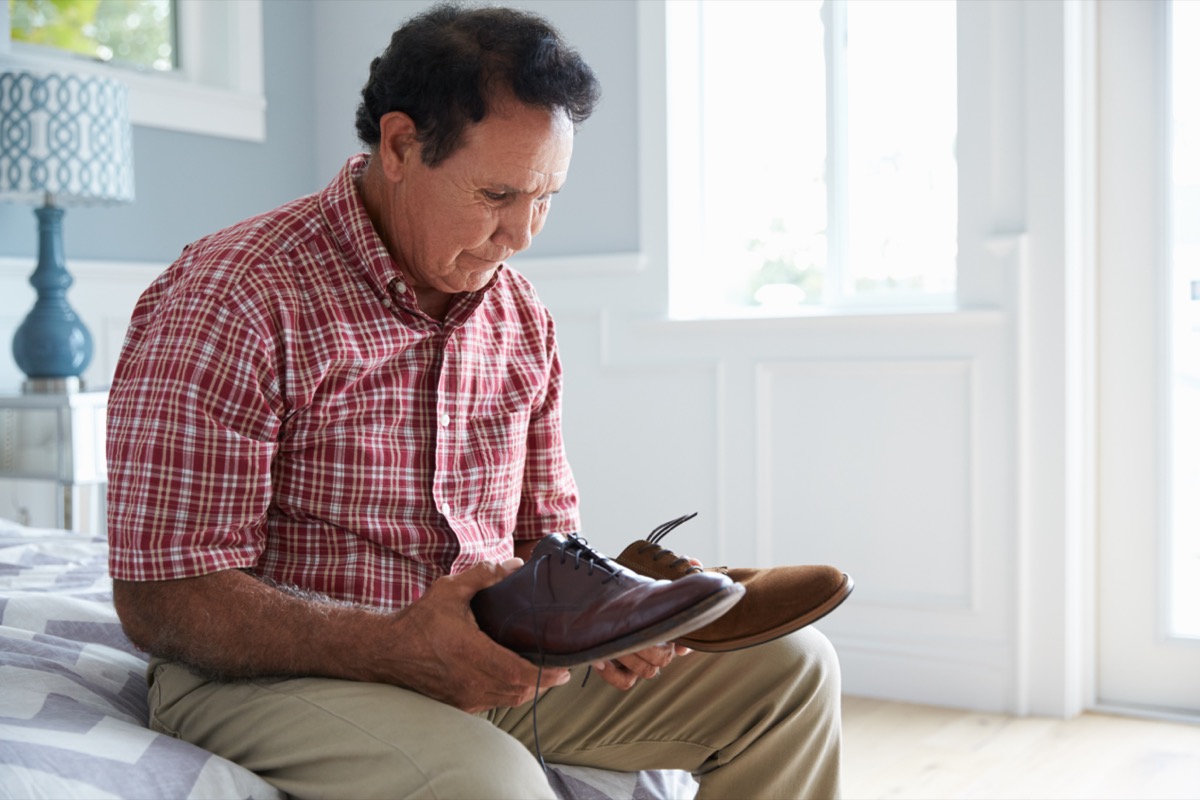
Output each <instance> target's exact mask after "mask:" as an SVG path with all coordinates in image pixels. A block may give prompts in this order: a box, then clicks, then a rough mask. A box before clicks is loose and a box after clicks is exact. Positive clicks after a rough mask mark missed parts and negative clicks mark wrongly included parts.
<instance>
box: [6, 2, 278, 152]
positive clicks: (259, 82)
mask: <svg viewBox="0 0 1200 800" xmlns="http://www.w3.org/2000/svg"><path fill="white" fill-rule="evenodd" d="M176 13H177V14H178V19H177V30H178V32H179V33H178V37H179V38H178V42H177V46H178V48H179V68H178V70H176V71H174V72H162V73H156V72H151V71H145V72H143V71H138V70H134V69H129V68H126V67H121V66H117V65H112V64H105V63H102V62H99V61H93V60H90V59H86V58H81V57H78V56H74V55H71V54H68V53H63V54H61V55H58V54H54V53H52V52H47V50H46V48H42V47H37V46H34V45H27V44H25V43H23V42H13V41H12V40H11V38H10V35H11V34H10V30H11V20H10V17H9V11H8V3H7V2H0V31H2V32H0V67H3V68H5V69H26V70H32V71H42V72H49V71H60V72H61V71H63V70H69V71H71V72H77V73H82V74H88V75H103V76H106V77H110V78H117V79H118V80H120V81H121V82H123V83H124V84H126V85H127V86H128V87H129V98H130V99H129V105H130V114H131V116H132V119H133V123H134V124H135V125H142V126H146V127H151V128H160V129H164V130H173V131H182V132H185V133H194V134H201V135H205V136H218V137H223V138H229V139H239V140H244V141H251V142H262V141H264V140H265V139H266V106H267V103H266V97H265V94H264V80H263V23H262V0H224V1H223V2H219V3H216V2H209V1H208V0H176Z"/></svg>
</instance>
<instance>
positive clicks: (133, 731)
mask: <svg viewBox="0 0 1200 800" xmlns="http://www.w3.org/2000/svg"><path fill="white" fill-rule="evenodd" d="M106 564H107V557H106V542H105V540H104V539H103V538H94V537H89V536H86V535H83V534H78V533H70V532H67V531H60V530H51V529H44V528H29V527H24V526H21V525H17V524H16V523H13V522H9V521H6V520H0V798H138V799H139V800H140V799H141V798H255V799H256V800H257V799H258V798H262V800H271V799H275V798H283V797H284V796H283V795H282V794H281V793H280V792H279V791H278V790H277V789H275V788H274V787H273V786H271V785H270V784H268V783H267V782H266V781H264V780H262V779H261V778H259V777H258V776H257V775H255V774H253V773H252V772H249V771H248V770H245V769H243V768H241V767H239V766H238V765H236V764H234V763H232V762H230V761H227V760H226V759H223V758H221V757H219V756H216V755H214V754H212V753H209V752H207V751H205V750H202V749H200V748H199V747H196V746H195V745H191V744H188V743H187V742H184V741H181V740H179V739H174V738H171V737H169V736H164V735H162V734H159V733H155V732H154V731H151V730H150V729H149V728H147V727H146V719H147V706H146V683H145V669H146V656H145V655H144V654H143V653H141V652H139V651H138V650H137V649H136V648H135V647H134V646H133V645H132V644H131V643H130V642H129V640H128V639H127V638H126V637H125V635H124V633H123V632H122V630H121V626H120V623H119V622H118V621H117V615H116V612H115V611H114V610H113V607H112V584H111V581H110V580H109V577H108V573H107V568H106ZM550 780H551V785H552V786H553V787H554V790H555V792H556V794H558V796H559V797H560V798H562V799H563V800H609V799H610V798H612V799H613V800H615V799H616V798H631V799H634V798H636V800H657V799H658V798H691V797H692V796H693V795H694V794H695V791H696V788H697V786H696V783H695V781H693V780H692V778H691V776H690V775H688V774H687V773H683V772H677V771H654V772H635V773H618V772H609V771H603V770H592V769H584V768H579V767H569V766H559V765H550Z"/></svg>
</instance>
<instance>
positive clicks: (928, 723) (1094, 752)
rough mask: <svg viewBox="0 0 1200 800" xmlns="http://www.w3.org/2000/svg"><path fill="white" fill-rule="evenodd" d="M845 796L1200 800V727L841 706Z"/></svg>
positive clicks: (874, 704) (863, 703)
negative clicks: (1177, 799) (1199, 799)
mask: <svg viewBox="0 0 1200 800" xmlns="http://www.w3.org/2000/svg"><path fill="white" fill-rule="evenodd" d="M842 713H843V724H844V732H843V742H844V745H843V776H844V783H843V794H844V797H845V798H846V800H866V798H919V800H936V798H996V799H997V800H1015V799H1016V798H1029V800H1051V799H1052V798H1080V800H1083V798H1090V799H1093V800H1101V799H1102V798H1114V800H1137V799H1140V798H1186V799H1187V800H1197V798H1200V725H1190V724H1187V723H1173V722H1160V721H1153V720H1145V719H1136V718H1130V717H1123V716H1113V715H1107V714H1096V713H1088V714H1084V715H1082V716H1080V717H1077V718H1075V719H1072V720H1060V719H1044V718H1029V717H1022V718H1014V717H1007V716H1004V715H1000V714H982V713H975V712H968V711H955V710H950V709H940V708H930V707H927V706H915V705H908V704H905V703H896V702H892V701H886V700H868V699H863V698H857V697H847V698H844V700H843V706H842Z"/></svg>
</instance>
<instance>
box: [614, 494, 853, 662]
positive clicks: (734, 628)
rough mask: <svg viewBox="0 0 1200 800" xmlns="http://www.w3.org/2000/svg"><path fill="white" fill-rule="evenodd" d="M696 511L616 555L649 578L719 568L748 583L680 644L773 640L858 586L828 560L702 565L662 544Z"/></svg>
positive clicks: (721, 646)
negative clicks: (734, 602)
mask: <svg viewBox="0 0 1200 800" xmlns="http://www.w3.org/2000/svg"><path fill="white" fill-rule="evenodd" d="M694 516H696V515H695V514H688V515H686V516H683V517H679V518H678V519H673V520H671V521H670V522H665V523H663V524H662V525H659V526H658V527H657V528H655V529H654V530H653V531H652V532H651V533H650V535H649V536H648V537H647V538H645V539H642V540H639V541H636V542H634V543H633V544H631V545H629V546H628V547H626V548H625V550H624V551H623V552H622V553H621V555H619V556H617V558H616V562H617V563H618V564H620V565H621V566H623V567H627V568H628V569H631V570H633V571H634V572H637V573H639V574H641V575H645V576H646V577H649V578H657V579H659V580H675V579H677V578H682V577H683V576H685V575H689V574H692V573H696V572H701V571H704V572H715V573H720V574H722V575H728V576H729V577H730V578H731V579H732V580H733V581H734V582H735V583H739V584H741V585H742V586H745V587H746V595H745V596H744V597H743V598H742V600H741V602H740V603H738V604H737V605H736V606H734V607H733V608H731V609H730V610H729V611H727V612H725V614H724V615H722V616H721V617H720V618H719V619H717V620H716V621H715V622H711V623H709V624H708V625H706V626H704V627H703V628H699V629H697V630H694V631H691V632H690V633H688V634H687V635H686V636H680V637H677V638H676V639H675V642H676V643H677V644H681V645H683V646H684V647H690V648H692V649H693V650H703V651H707V652H724V651H727V650H740V649H742V648H743V647H752V646H753V645H756V644H762V643H763V642H769V641H771V640H772V639H778V638H779V637H780V636H783V635H784V634H788V633H791V632H792V631H796V630H799V629H801V628H803V627H804V626H805V625H811V624H812V623H813V622H816V621H817V620H819V619H820V618H821V617H823V616H825V615H826V614H828V613H829V612H830V611H833V610H834V609H835V608H837V607H838V606H839V605H841V604H842V601H843V600H845V599H846V598H847V597H849V596H850V592H851V591H853V590H854V581H853V579H851V577H850V576H849V575H847V574H845V573H844V572H842V571H841V570H840V569H837V568H836V567H830V566H825V565H815V566H813V565H807V566H789V567H773V568H770V569H751V568H732V569H731V568H729V567H715V568H712V569H707V570H701V569H700V568H699V567H697V566H696V565H694V564H692V563H691V560H690V559H688V558H687V557H686V556H678V555H676V554H675V553H673V552H671V551H670V550H667V549H666V548H664V547H663V546H662V545H660V544H659V542H660V541H662V538H663V537H664V536H666V535H667V534H668V533H670V532H671V531H673V530H675V528H677V527H679V526H680V525H682V524H683V523H684V522H687V521H688V520H689V519H691V518H692V517H694Z"/></svg>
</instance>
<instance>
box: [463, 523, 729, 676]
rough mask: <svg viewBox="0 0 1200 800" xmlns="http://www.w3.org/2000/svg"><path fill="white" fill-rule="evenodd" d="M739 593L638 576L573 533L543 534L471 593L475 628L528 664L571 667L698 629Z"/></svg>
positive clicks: (702, 577)
mask: <svg viewBox="0 0 1200 800" xmlns="http://www.w3.org/2000/svg"><path fill="white" fill-rule="evenodd" d="M745 592H746V590H745V588H743V587H742V586H739V585H738V584H736V583H734V582H733V580H732V579H731V578H729V577H728V576H726V575H719V574H715V573H705V572H697V573H695V574H693V575H684V576H679V579H678V580H669V581H668V580H654V579H651V578H644V577H642V576H641V575H638V574H636V573H634V572H630V571H629V570H627V569H624V568H623V567H620V566H617V565H616V564H615V563H613V562H612V561H611V560H609V559H607V558H605V557H604V556H602V555H600V554H599V553H597V552H596V551H595V550H593V549H592V548H590V547H588V545H587V542H586V541H585V540H583V539H581V538H579V537H578V536H574V535H571V536H566V537H564V536H559V535H557V534H554V535H551V536H547V537H546V538H544V539H542V540H541V541H540V542H538V543H537V546H536V547H534V550H533V554H532V555H531V556H530V558H529V560H528V561H527V562H526V563H525V564H524V565H522V566H521V567H520V568H519V569H518V570H517V571H516V572H513V573H512V574H511V575H509V576H507V577H505V578H504V579H503V580H502V581H500V582H499V583H496V584H494V585H492V586H489V587H488V588H486V589H483V590H481V591H479V592H477V593H476V594H475V597H473V598H472V599H471V608H472V610H473V611H474V612H475V620H476V622H477V623H478V624H479V628H480V630H482V631H483V632H484V633H486V634H487V635H488V636H490V637H492V638H493V639H494V640H496V641H497V642H498V643H499V644H502V645H504V646H505V647H507V648H509V649H510V650H513V651H515V652H516V653H518V654H519V655H521V656H522V657H524V658H527V659H529V660H530V661H532V662H534V663H535V664H537V663H541V664H545V665H546V666H550V667H571V666H574V665H576V664H586V663H588V662H591V661H601V660H604V659H610V658H616V657H617V656H621V655H625V654H626V653H632V652H634V651H636V650H641V649H642V648H644V647H648V646H650V645H653V644H658V643H659V642H670V641H675V640H678V638H679V637H680V636H682V635H684V634H686V633H687V632H689V631H692V630H695V629H696V628H700V627H703V626H704V625H707V624H708V623H710V622H712V621H713V620H715V619H717V618H718V617H720V616H721V615H723V614H724V613H725V612H726V611H728V610H729V609H730V608H731V607H732V606H733V605H734V604H735V603H737V602H738V601H739V600H741V599H742V596H743V595H744V594H745Z"/></svg>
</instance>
